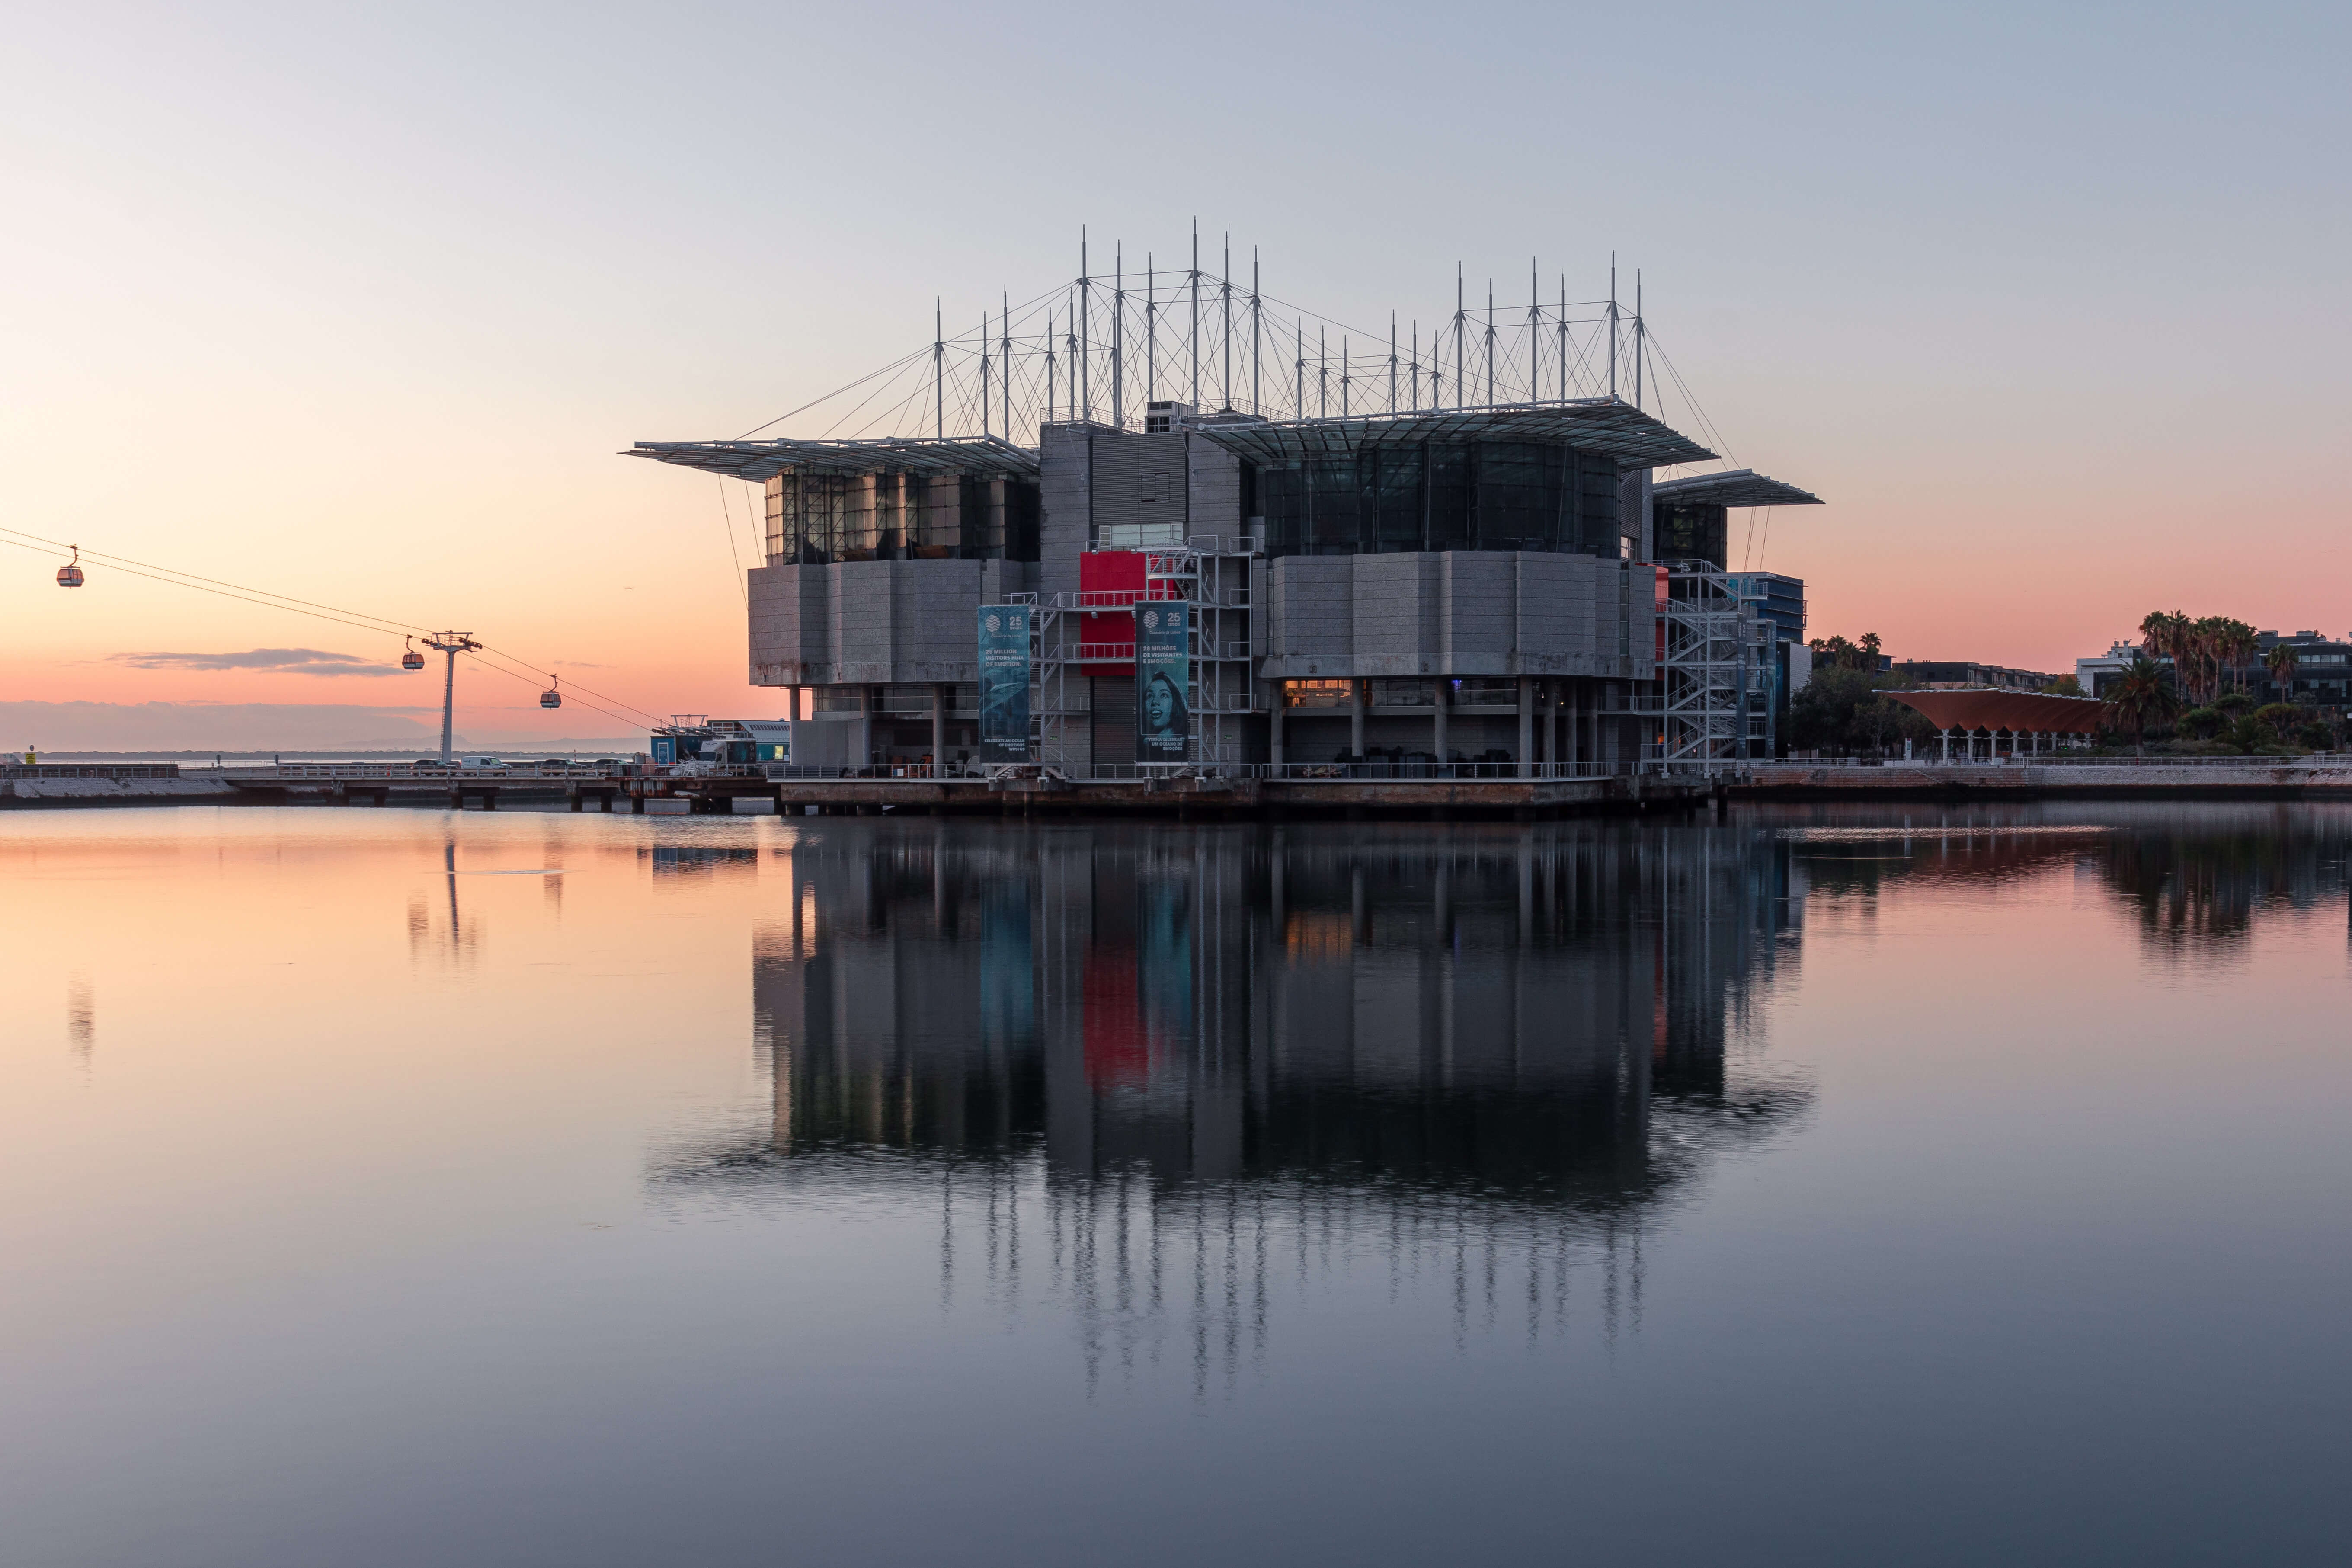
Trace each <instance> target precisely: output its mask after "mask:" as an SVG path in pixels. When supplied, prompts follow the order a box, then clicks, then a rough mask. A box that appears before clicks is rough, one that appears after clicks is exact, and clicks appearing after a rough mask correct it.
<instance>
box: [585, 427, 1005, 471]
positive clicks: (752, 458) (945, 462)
mask: <svg viewBox="0 0 2352 1568" xmlns="http://www.w3.org/2000/svg"><path fill="white" fill-rule="evenodd" d="M622 456H624V457H628V458H653V459H654V460H655V461H656V462H661V463H677V464H678V465H680V466H681V467H684V468H700V469H702V470H703V471H704V472H705V473H710V474H724V475H727V476H729V477H730V478H734V479H767V478H768V476H770V475H771V474H780V473H782V472H783V471H784V470H785V469H786V468H796V469H798V470H800V471H801V472H803V473H808V474H969V473H988V474H1027V475H1032V476H1034V475H1035V473H1036V472H1037V454H1036V453H1035V452H1034V451H1032V450H1031V449H1030V448H1028V447H1016V446H1014V445H1013V443H1012V442H1010V441H1007V440H1005V439H1003V437H996V436H981V437H946V438H944V439H941V438H936V437H909V438H907V439H904V440H887V441H794V440H772V441H640V442H638V443H637V444H636V445H635V447H631V448H630V449H629V450H628V451H626V452H625V453H623V454H622Z"/></svg>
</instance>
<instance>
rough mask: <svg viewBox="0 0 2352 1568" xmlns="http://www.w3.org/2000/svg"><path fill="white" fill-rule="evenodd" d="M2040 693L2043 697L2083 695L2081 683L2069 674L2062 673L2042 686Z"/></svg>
mask: <svg viewBox="0 0 2352 1568" xmlns="http://www.w3.org/2000/svg"><path fill="white" fill-rule="evenodd" d="M2082 695H2083V683H2082V682H2081V681H2079V680H2077V679H2074V677H2073V676H2071V675H2062V676H2060V677H2059V678H2058V679H2055V680H2053V681H2052V682H2051V683H2050V684H2049V685H2047V686H2045V687H2043V688H2042V696H2044V697H2080V696H2082Z"/></svg>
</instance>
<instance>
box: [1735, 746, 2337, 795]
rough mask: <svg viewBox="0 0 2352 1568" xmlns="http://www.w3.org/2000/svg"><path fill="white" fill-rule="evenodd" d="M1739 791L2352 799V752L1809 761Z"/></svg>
mask: <svg viewBox="0 0 2352 1568" xmlns="http://www.w3.org/2000/svg"><path fill="white" fill-rule="evenodd" d="M1730 793H1731V795H1732V797H1733V798H1734V799H1742V800H1819V799H1828V798H1832V797H1845V798H1850V799H1870V800H1888V799H1922V800H1926V799H1933V800H1970V799H1976V800H1981V799H1986V798H1993V799H2026V798H2030V797H2036V796H2048V795H2071V796H2075V797H2081V798H2088V797H2104V798H2107V799H2134V798H2137V799H2149V798H2161V799H2170V800H2180V799H2198V798H2210V799H2216V800H2221V799H2237V800H2246V799H2279V800H2304V799H2326V798H2329V797H2337V796H2340V797H2343V798H2346V799H2352V759H2344V760H2337V759H2335V758H2329V759H2326V760H2325V761H2304V760H2301V759H2284V758H2278V759H2273V758H2268V757H2248V758H2246V759H2244V760H2243V761H2242V762H2240V761H2235V760H2231V761H2220V762H2206V761H2197V762H2179V763H2167V762H2161V761H2158V760H2157V759H2155V758H2150V759H2148V760H2147V762H2144V763H2142V762H2128V763H2120V762H2119V763H2025V764H2007V763H2000V764H1978V765H1975V766H1967V765H1952V764H1934V765H1929V766H1924V767H1922V766H1916V765H1914V766H1903V765H1899V764H1898V765H1893V766H1885V767H1822V766H1817V765H1813V764H1809V763H1759V764H1758V765H1757V766H1756V768H1755V770H1754V773H1753V775H1752V777H1751V778H1750V780H1749V781H1748V783H1746V784H1736V785H1734V786H1733V787H1732V789H1731V792H1730Z"/></svg>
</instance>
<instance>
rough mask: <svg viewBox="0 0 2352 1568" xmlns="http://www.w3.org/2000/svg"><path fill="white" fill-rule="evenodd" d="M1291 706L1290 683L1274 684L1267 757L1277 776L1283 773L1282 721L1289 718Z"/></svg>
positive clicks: (1268, 722) (1267, 726)
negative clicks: (1272, 764)
mask: <svg viewBox="0 0 2352 1568" xmlns="http://www.w3.org/2000/svg"><path fill="white" fill-rule="evenodd" d="M1289 706H1290V686H1289V683H1288V682H1286V681H1281V680H1277V681H1276V682H1274V706H1273V707H1272V708H1270V709H1268V710H1267V711H1266V723H1265V734H1266V747H1267V750H1266V757H1267V760H1268V761H1270V762H1272V763H1274V771H1275V773H1276V774H1277V775H1279V774H1280V773H1281V772H1282V742H1283V733H1282V721H1283V720H1284V718H1285V717H1286V716H1287V713H1288V710H1289Z"/></svg>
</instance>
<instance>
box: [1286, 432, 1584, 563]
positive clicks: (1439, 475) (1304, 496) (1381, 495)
mask: <svg viewBox="0 0 2352 1568" xmlns="http://www.w3.org/2000/svg"><path fill="white" fill-rule="evenodd" d="M1246 482H1247V483H1248V484H1249V485H1250V486H1252V487H1253V488H1254V489H1255V498H1256V500H1257V502H1258V504H1259V506H1260V507H1261V509H1262V510H1263V515H1264V516H1265V545H1266V553H1267V554H1269V555H1294V554H1315V555H1333V554H1354V553H1359V552H1373V551H1404V550H1415V551H1418V550H1559V551H1573V552H1580V553H1582V554H1587V555H1601V556H1614V555H1615V554H1616V553H1617V549H1618V546H1617V468H1616V464H1615V463H1614V462H1613V461H1612V460H1610V459H1609V458H1592V457H1587V456H1584V455H1582V454H1580V453H1578V452H1575V451H1572V450H1570V449H1569V448H1567V447H1546V446H1539V445H1536V444H1533V443H1528V442H1516V441H1479V442H1467V443H1458V444H1451V445H1433V444H1428V443H1423V444H1421V445H1416V446H1410V447H1374V448H1370V449H1368V450H1366V451H1363V452H1360V453H1353V454H1344V453H1343V454H1336V455H1333V456H1330V457H1319V458H1312V459H1309V460H1307V461H1306V462H1292V463H1274V464H1268V465H1265V466H1264V467H1261V468H1252V469H1250V470H1249V472H1248V475H1247V480H1246Z"/></svg>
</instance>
